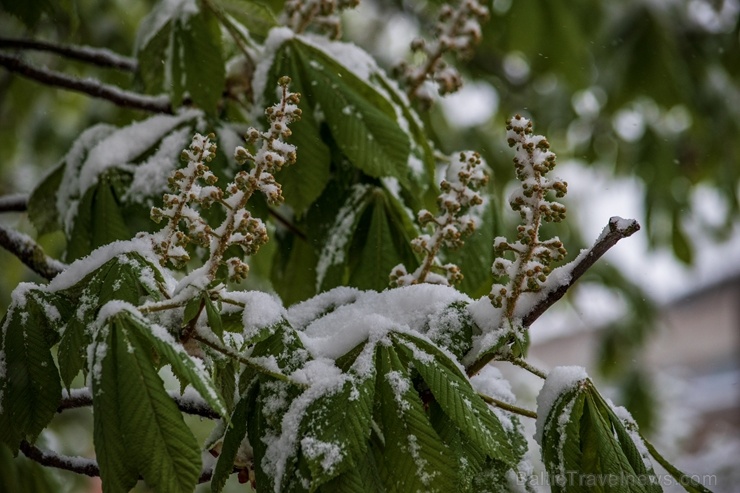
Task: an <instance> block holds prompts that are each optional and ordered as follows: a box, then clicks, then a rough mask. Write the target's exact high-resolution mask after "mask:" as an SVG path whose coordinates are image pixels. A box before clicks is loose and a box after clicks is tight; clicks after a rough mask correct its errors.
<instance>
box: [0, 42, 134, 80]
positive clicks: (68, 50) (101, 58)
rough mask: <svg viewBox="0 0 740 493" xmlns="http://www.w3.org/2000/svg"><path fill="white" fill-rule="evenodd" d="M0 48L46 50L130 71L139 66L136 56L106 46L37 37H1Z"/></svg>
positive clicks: (101, 65)
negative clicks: (80, 44) (64, 42)
mask: <svg viewBox="0 0 740 493" xmlns="http://www.w3.org/2000/svg"><path fill="white" fill-rule="evenodd" d="M0 48H11V49H15V50H36V51H46V52H49V53H54V54H56V55H61V56H63V57H65V58H69V59H72V60H78V61H81V62H86V63H91V64H93V65H97V66H99V67H107V68H115V69H120V70H126V71H128V72H136V70H137V69H138V66H139V64H138V62H137V61H136V59H134V58H129V57H126V56H123V55H119V54H118V53H115V52H113V51H110V50H106V49H104V48H92V47H90V46H65V45H59V44H56V43H52V42H49V41H39V40H35V39H15V38H3V37H0Z"/></svg>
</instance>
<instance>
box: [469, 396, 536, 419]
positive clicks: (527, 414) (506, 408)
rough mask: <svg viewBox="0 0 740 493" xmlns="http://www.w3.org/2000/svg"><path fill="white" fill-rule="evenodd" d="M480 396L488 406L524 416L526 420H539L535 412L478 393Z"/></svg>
mask: <svg viewBox="0 0 740 493" xmlns="http://www.w3.org/2000/svg"><path fill="white" fill-rule="evenodd" d="M478 395H479V396H480V398H481V399H483V400H484V401H485V402H486V403H487V404H490V405H492V406H496V407H498V408H500V409H503V410H504V411H509V412H510V413H514V414H518V415H519V416H524V417H526V418H532V419H537V413H536V412H534V411H530V410H529V409H524V408H523V407H519V406H515V405H513V404H509V403H508V402H504V401H501V400H499V399H496V398H494V397H491V396H490V395H486V394H481V393H480V392H478Z"/></svg>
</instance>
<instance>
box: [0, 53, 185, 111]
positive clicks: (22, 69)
mask: <svg viewBox="0 0 740 493" xmlns="http://www.w3.org/2000/svg"><path fill="white" fill-rule="evenodd" d="M0 66H3V67H5V68H6V69H8V70H9V71H11V72H15V73H17V74H19V75H21V76H23V77H26V78H28V79H31V80H35V81H36V82H40V83H42V84H46V85H49V86H55V87H62V88H64V89H69V90H71V91H76V92H81V93H83V94H87V95H89V96H92V97H95V98H100V99H105V100H107V101H110V102H112V103H113V104H116V105H118V106H121V107H124V108H133V109H138V110H144V111H151V112H153V113H165V114H169V115H171V114H172V113H173V110H172V106H171V105H170V101H169V98H167V97H166V96H147V95H144V94H139V93H136V92H131V91H125V90H123V89H120V88H118V87H116V86H111V85H108V84H102V83H101V82H99V81H96V80H91V79H78V78H76V77H71V76H69V75H66V74H63V73H61V72H56V71H53V70H49V69H45V68H38V67H34V66H33V65H30V64H28V63H26V62H24V61H23V60H21V59H20V58H18V57H16V56H11V55H6V54H5V53H0Z"/></svg>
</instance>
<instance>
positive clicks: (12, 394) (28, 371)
mask: <svg viewBox="0 0 740 493" xmlns="http://www.w3.org/2000/svg"><path fill="white" fill-rule="evenodd" d="M69 311H70V308H69V306H68V305H66V303H65V301H64V300H63V299H62V298H61V297H57V296H55V295H53V294H50V293H46V292H44V291H42V290H37V289H34V288H33V285H29V284H21V285H20V286H18V287H17V288H16V291H15V292H14V294H13V302H12V303H11V305H10V307H9V308H8V312H7V313H6V315H5V318H4V319H3V321H2V326H1V328H0V368H2V370H3V373H4V376H3V378H2V379H0V442H2V443H5V444H6V445H8V446H9V447H10V448H11V450H12V451H13V453H14V454H15V453H17V451H18V446H19V444H20V441H21V440H24V439H27V440H29V441H31V442H33V441H34V440H36V437H37V436H38V435H39V433H41V431H42V430H43V429H44V428H45V427H46V425H47V424H48V423H49V421H51V418H52V417H53V416H54V413H55V412H56V410H57V406H58V405H59V401H60V400H61V398H62V386H61V382H60V379H59V372H58V371H57V366H56V364H55V363H54V359H53V357H52V355H51V347H52V346H54V345H55V344H56V343H57V342H58V341H59V332H60V330H61V328H62V327H63V325H64V318H62V317H64V316H67V315H68V314H69Z"/></svg>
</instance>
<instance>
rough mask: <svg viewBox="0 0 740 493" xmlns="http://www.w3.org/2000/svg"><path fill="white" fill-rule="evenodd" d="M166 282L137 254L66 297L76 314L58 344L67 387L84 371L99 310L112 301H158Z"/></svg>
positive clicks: (92, 277)
mask: <svg viewBox="0 0 740 493" xmlns="http://www.w3.org/2000/svg"><path fill="white" fill-rule="evenodd" d="M163 283H164V279H163V278H162V274H161V272H160V271H159V269H158V267H157V266H155V265H153V264H152V263H150V262H149V261H148V260H147V259H145V258H144V257H143V256H141V255H140V254H138V253H135V252H129V253H125V254H121V255H119V256H116V257H114V258H112V259H110V260H108V261H107V262H105V263H104V264H103V265H101V266H100V267H99V268H97V269H96V270H95V271H93V272H91V273H90V274H88V275H87V276H85V277H84V278H83V279H82V280H80V281H79V282H78V283H76V284H75V285H74V286H72V287H70V288H67V289H66V290H64V291H63V294H64V295H66V296H67V297H68V298H70V299H72V300H74V304H75V309H74V313H73V314H72V315H71V316H70V317H69V321H68V324H67V327H66V329H65V331H64V333H63V334H62V339H61V341H60V343H59V353H58V360H59V371H60V374H61V376H62V381H63V382H64V385H65V386H66V387H67V388H69V387H70V386H71V384H72V380H73V379H74V378H75V376H77V374H78V373H79V372H80V370H82V369H83V368H84V367H85V362H86V360H87V354H86V350H85V348H86V347H87V346H88V345H89V344H90V342H92V341H91V339H90V333H89V330H88V328H89V327H91V326H92V324H93V323H94V321H95V318H96V317H97V313H98V310H99V309H100V307H102V306H103V305H104V304H106V303H107V302H109V301H111V300H121V301H126V302H128V303H139V301H140V300H141V298H142V297H148V298H150V299H152V300H159V299H160V298H161V292H160V288H159V286H161V285H163Z"/></svg>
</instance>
